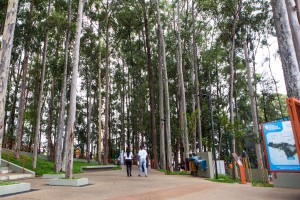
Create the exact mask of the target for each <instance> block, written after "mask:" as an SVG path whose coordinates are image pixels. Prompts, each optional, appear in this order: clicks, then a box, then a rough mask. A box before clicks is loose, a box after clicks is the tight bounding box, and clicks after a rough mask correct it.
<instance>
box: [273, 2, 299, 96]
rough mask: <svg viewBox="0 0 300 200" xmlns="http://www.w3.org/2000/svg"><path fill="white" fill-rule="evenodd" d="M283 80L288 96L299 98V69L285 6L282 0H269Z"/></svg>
mask: <svg viewBox="0 0 300 200" xmlns="http://www.w3.org/2000/svg"><path fill="white" fill-rule="evenodd" d="M271 5H272V10H273V18H274V22H275V29H276V33H277V39H278V46H279V52H280V58H281V63H282V69H283V74H284V80H285V85H286V90H287V95H288V97H295V98H297V99H300V71H299V70H300V69H299V66H298V62H297V57H296V53H295V48H294V45H293V41H292V38H293V37H292V32H291V28H290V24H289V19H288V13H287V8H286V5H285V2H284V1H281V0H273V1H271Z"/></svg>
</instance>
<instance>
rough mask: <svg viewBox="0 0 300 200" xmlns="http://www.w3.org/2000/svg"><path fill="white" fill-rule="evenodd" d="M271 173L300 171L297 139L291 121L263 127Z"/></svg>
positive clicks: (273, 123) (269, 123) (266, 124)
mask: <svg viewBox="0 0 300 200" xmlns="http://www.w3.org/2000/svg"><path fill="white" fill-rule="evenodd" d="M262 128H263V138H264V143H265V144H264V145H265V149H266V153H267V158H268V159H267V160H268V164H269V170H270V171H300V163H299V159H298V153H299V152H297V149H296V144H295V138H294V134H293V130H292V125H291V122H290V121H276V122H268V123H264V124H263V125H262Z"/></svg>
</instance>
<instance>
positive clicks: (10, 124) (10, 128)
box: [7, 58, 22, 139]
mask: <svg viewBox="0 0 300 200" xmlns="http://www.w3.org/2000/svg"><path fill="white" fill-rule="evenodd" d="M21 73H22V70H21V58H20V62H19V69H18V73H17V80H16V81H15V91H14V96H13V100H12V103H11V109H10V115H9V120H8V134H7V136H8V137H9V138H12V137H13V131H14V123H15V111H16V104H17V95H18V91H19V84H20V80H21ZM7 139H8V138H7Z"/></svg>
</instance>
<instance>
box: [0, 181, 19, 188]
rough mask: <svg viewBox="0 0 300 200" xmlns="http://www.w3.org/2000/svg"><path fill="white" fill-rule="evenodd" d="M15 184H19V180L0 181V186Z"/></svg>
mask: <svg viewBox="0 0 300 200" xmlns="http://www.w3.org/2000/svg"><path fill="white" fill-rule="evenodd" d="M13 184H18V182H14V181H0V187H1V186H5V185H13Z"/></svg>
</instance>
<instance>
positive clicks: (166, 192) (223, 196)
mask: <svg viewBox="0 0 300 200" xmlns="http://www.w3.org/2000/svg"><path fill="white" fill-rule="evenodd" d="M75 176H77V177H85V178H88V179H89V185H87V186H83V187H61V186H49V185H48V180H46V179H42V178H34V179H26V180H24V181H22V182H30V183H31V187H32V190H31V191H30V192H26V193H20V194H15V195H9V196H4V197H2V198H1V199H22V200H27V199H28V200H29V199H30V200H37V199H41V200H44V199H45V200H48V199H49V200H50V199H51V200H64V199H66V200H68V199H70V200H71V199H72V200H76V199H82V200H92V199H107V200H120V199H128V200H129V199H157V200H163V199H178V200H179V199H203V200H215V199H216V200H219V199H220V200H235V199H239V200H254V199H257V200H300V190H299V189H285V188H262V187H253V186H251V184H246V185H242V184H228V183H214V182H210V181H207V180H204V179H202V178H199V177H192V176H179V175H164V173H161V172H158V171H155V170H149V173H148V177H145V176H141V177H138V169H137V167H134V168H133V174H132V177H127V175H126V171H125V169H123V170H116V171H102V172H91V173H84V174H79V175H75Z"/></svg>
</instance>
